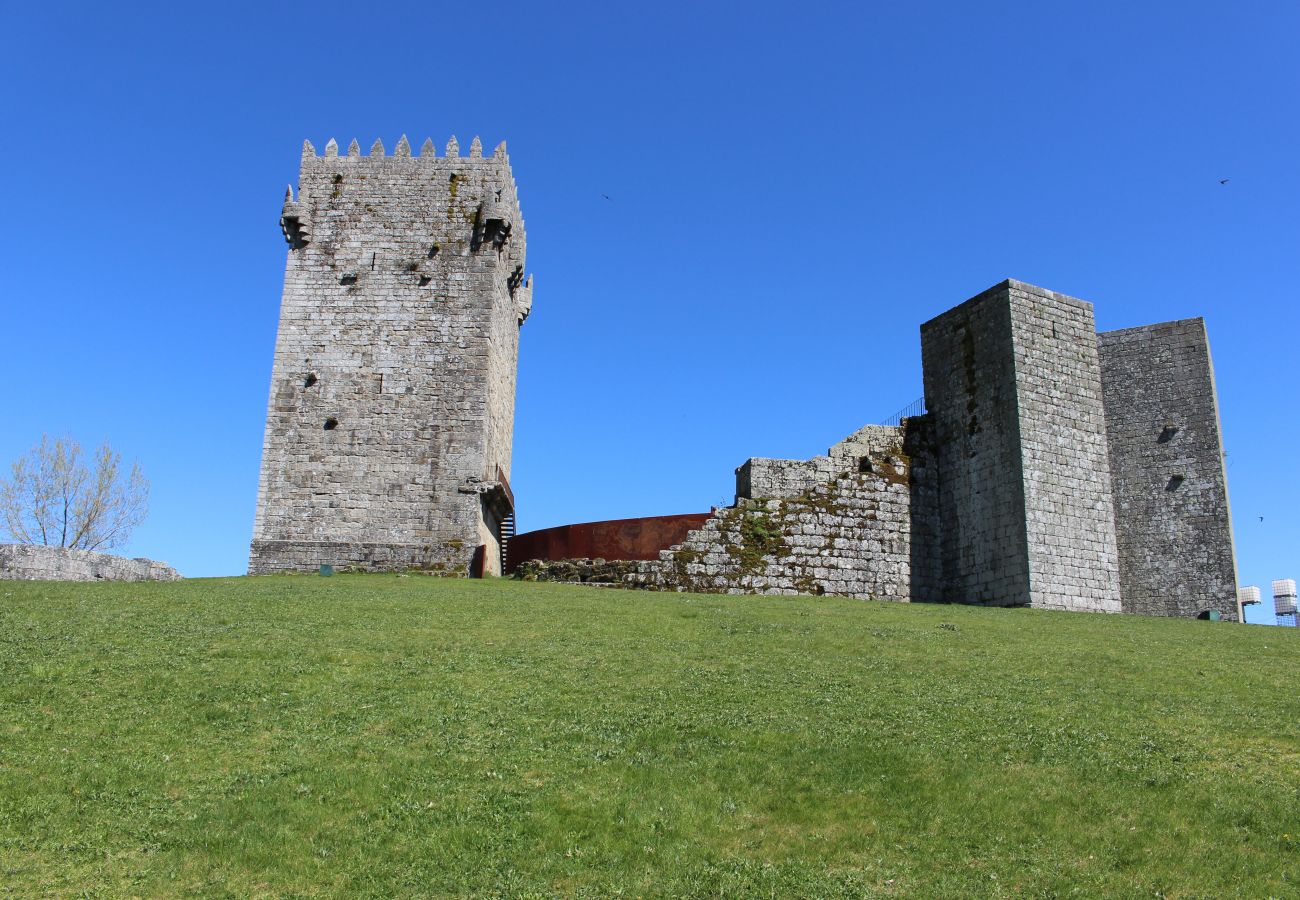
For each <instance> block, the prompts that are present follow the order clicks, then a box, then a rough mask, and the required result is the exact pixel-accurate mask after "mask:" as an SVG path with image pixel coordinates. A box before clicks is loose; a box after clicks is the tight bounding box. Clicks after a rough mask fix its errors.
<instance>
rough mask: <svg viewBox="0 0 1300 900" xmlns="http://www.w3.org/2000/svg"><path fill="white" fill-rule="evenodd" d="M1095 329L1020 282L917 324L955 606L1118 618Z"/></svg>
mask: <svg viewBox="0 0 1300 900" xmlns="http://www.w3.org/2000/svg"><path fill="white" fill-rule="evenodd" d="M1095 334H1096V330H1095V327H1094V324H1093V316H1092V307H1091V305H1090V304H1088V303H1085V302H1083V301H1081V300H1076V299H1074V298H1071V297H1066V296H1065V295H1063V294H1057V293H1055V292H1053V291H1046V290H1043V289H1042V288H1037V287H1034V286H1032V285H1027V284H1024V283H1022V282H1018V281H1006V282H1003V283H1002V284H999V285H996V286H995V287H993V288H990V289H989V290H987V291H985V292H983V293H982V294H979V295H977V296H975V297H973V298H971V299H970V300H968V301H966V302H965V303H963V304H961V305H960V306H957V307H955V308H954V309H952V310H949V311H948V312H946V313H944V314H943V315H941V316H938V317H937V318H935V319H932V320H931V321H929V322H927V323H925V324H924V325H922V326H921V352H922V359H923V369H924V373H925V396H926V407H927V411H928V413H927V415H928V417H930V418H931V419H932V423H933V446H934V448H935V454H936V461H937V479H936V481H937V485H938V515H939V520H940V521H941V523H942V539H941V550H940V557H941V563H940V565H941V573H942V574H941V579H942V585H943V592H944V595H945V597H946V598H947V599H951V600H955V601H960V602H975V603H987V604H993V605H1001V606H1036V607H1045V608H1050V609H1080V610H1095V611H1105V612H1118V611H1120V599H1119V579H1118V574H1117V572H1118V568H1117V567H1118V563H1117V556H1118V551H1117V547H1116V540H1115V528H1114V518H1113V503H1112V498H1111V486H1110V475H1109V462H1108V458H1107V449H1106V436H1105V417H1104V413H1103V410H1102V402H1101V375H1100V367H1099V364H1098V361H1097V351H1096V339H1095Z"/></svg>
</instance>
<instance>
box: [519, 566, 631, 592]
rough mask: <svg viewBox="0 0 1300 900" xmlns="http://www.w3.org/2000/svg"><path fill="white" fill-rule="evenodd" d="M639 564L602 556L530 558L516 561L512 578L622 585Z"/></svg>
mask: <svg viewBox="0 0 1300 900" xmlns="http://www.w3.org/2000/svg"><path fill="white" fill-rule="evenodd" d="M640 565H641V564H640V563H637V562H634V561H629V560H604V559H530V560H527V561H526V562H522V563H520V564H519V566H518V568H516V569H515V571H514V572H513V573H512V577H514V578H517V579H519V580H520V581H559V582H565V583H571V584H605V585H611V586H619V587H623V586H625V583H626V581H627V578H628V576H629V575H632V574H634V573H636V572H637V571H639V567H640Z"/></svg>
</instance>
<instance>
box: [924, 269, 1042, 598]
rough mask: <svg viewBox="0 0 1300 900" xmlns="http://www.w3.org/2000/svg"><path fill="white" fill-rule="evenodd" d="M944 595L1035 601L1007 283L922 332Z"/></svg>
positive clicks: (942, 316)
mask: <svg viewBox="0 0 1300 900" xmlns="http://www.w3.org/2000/svg"><path fill="white" fill-rule="evenodd" d="M921 360H922V368H923V372H924V379H925V404H926V417H927V418H928V419H929V420H930V428H931V431H932V436H933V446H934V453H935V465H936V470H937V471H936V482H937V485H938V488H937V490H938V515H939V519H940V521H941V522H942V523H943V533H942V538H941V541H940V580H941V583H942V588H943V593H944V596H945V598H946V599H949V600H953V601H959V602H972V603H988V604H996V605H1006V606H1020V605H1026V604H1028V603H1029V600H1030V586H1029V559H1028V555H1027V552H1026V546H1025V517H1024V508H1025V497H1024V482H1023V480H1022V479H1021V478H1020V466H1021V457H1020V419H1019V416H1018V415H1017V408H1016V389H1017V385H1016V370H1015V347H1014V344H1013V331H1012V324H1011V303H1010V296H1009V284H1008V283H1004V284H1000V285H997V286H996V287H993V288H990V289H989V290H987V291H985V292H984V293H982V294H979V295H977V296H975V297H973V298H971V299H970V300H967V301H966V302H965V303H963V304H961V305H960V306H957V307H955V308H954V309H951V310H949V311H948V312H946V313H944V314H943V315H941V316H939V317H937V318H935V319H932V320H930V321H929V322H926V323H925V324H924V325H922V326H921Z"/></svg>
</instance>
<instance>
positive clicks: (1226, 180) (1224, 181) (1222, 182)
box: [1219, 178, 1231, 184]
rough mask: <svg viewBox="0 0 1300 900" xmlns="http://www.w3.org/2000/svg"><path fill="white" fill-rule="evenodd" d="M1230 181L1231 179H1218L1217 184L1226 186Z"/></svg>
mask: <svg viewBox="0 0 1300 900" xmlns="http://www.w3.org/2000/svg"><path fill="white" fill-rule="evenodd" d="M1230 180H1231V179H1229V178H1220V179H1219V184H1227V183H1228V182H1229V181H1230Z"/></svg>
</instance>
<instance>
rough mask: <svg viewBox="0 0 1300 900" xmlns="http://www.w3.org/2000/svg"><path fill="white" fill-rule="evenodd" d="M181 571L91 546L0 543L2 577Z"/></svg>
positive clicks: (156, 575) (155, 577) (171, 577)
mask: <svg viewBox="0 0 1300 900" xmlns="http://www.w3.org/2000/svg"><path fill="white" fill-rule="evenodd" d="M180 580H181V574H180V573H179V572H177V571H176V570H175V569H173V568H172V567H171V566H169V565H167V564H166V563H160V562H155V561H154V560H152V559H143V558H137V559H127V558H125V557H122V556H112V555H110V554H108V553H95V552H93V551H90V550H68V549H66V548H63V547H43V546H36V545H32V544H0V581H180Z"/></svg>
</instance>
